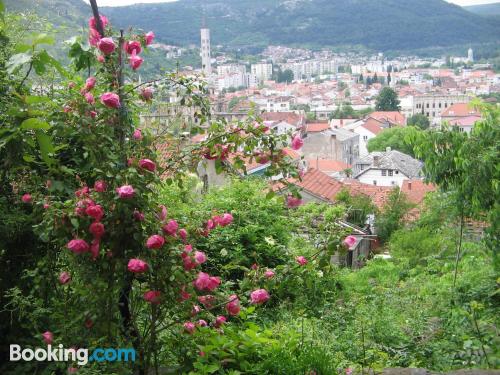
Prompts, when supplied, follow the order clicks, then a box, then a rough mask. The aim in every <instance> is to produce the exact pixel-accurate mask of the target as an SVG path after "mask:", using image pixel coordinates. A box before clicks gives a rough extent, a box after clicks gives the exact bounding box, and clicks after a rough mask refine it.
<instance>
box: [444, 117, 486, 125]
mask: <svg viewBox="0 0 500 375" xmlns="http://www.w3.org/2000/svg"><path fill="white" fill-rule="evenodd" d="M481 119H482V118H481V117H480V116H467V117H457V118H454V119H451V120H449V122H450V125H456V126H474V124H475V123H476V122H478V121H481Z"/></svg>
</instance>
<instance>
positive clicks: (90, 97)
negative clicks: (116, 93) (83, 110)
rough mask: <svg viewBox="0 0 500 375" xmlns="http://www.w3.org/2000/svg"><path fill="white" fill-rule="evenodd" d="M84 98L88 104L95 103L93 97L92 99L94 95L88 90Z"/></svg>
mask: <svg viewBox="0 0 500 375" xmlns="http://www.w3.org/2000/svg"><path fill="white" fill-rule="evenodd" d="M85 100H86V101H87V103H89V104H92V105H93V104H95V99H94V95H92V94H91V93H90V92H87V93H86V94H85Z"/></svg>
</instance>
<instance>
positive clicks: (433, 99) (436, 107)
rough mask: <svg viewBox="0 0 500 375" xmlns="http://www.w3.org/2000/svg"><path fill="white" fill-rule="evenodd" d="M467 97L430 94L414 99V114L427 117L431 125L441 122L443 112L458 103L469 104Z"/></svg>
mask: <svg viewBox="0 0 500 375" xmlns="http://www.w3.org/2000/svg"><path fill="white" fill-rule="evenodd" d="M469 102H470V97H469V96H467V95H447V94H430V95H417V96H414V97H413V114H414V115H415V114H417V113H421V114H423V115H426V116H427V117H428V118H429V120H430V121H431V123H434V124H435V123H438V122H439V121H440V117H441V112H443V111H444V110H445V109H446V108H448V107H450V106H452V105H453V104H456V103H469Z"/></svg>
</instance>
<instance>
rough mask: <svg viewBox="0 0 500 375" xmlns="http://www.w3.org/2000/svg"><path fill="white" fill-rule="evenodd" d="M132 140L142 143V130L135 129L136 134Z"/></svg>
mask: <svg viewBox="0 0 500 375" xmlns="http://www.w3.org/2000/svg"><path fill="white" fill-rule="evenodd" d="M132 138H134V139H135V140H136V141H140V140H141V139H142V132H141V130H140V129H135V130H134V134H132Z"/></svg>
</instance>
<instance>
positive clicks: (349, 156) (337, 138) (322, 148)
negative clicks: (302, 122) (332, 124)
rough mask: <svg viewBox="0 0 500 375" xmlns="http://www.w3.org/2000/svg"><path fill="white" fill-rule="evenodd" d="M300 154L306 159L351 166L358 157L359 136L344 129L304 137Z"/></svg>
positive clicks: (313, 133)
mask: <svg viewBox="0 0 500 375" xmlns="http://www.w3.org/2000/svg"><path fill="white" fill-rule="evenodd" d="M302 153H303V154H304V156H305V157H306V158H307V159H314V158H323V159H331V160H337V161H341V162H344V163H346V164H352V163H353V162H354V161H355V160H356V159H357V158H358V157H359V135H358V134H355V133H353V132H351V131H349V130H345V129H329V130H325V131H322V132H310V133H308V134H306V135H305V138H304V146H303V147H302Z"/></svg>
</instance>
